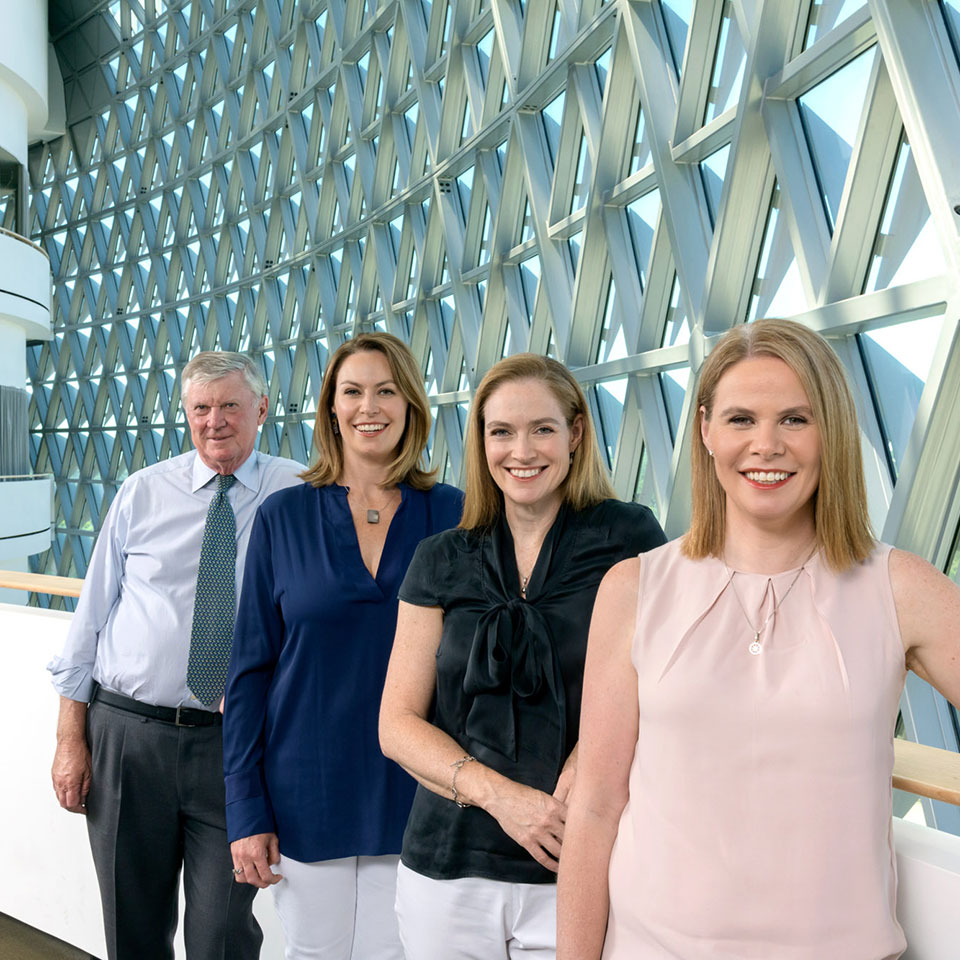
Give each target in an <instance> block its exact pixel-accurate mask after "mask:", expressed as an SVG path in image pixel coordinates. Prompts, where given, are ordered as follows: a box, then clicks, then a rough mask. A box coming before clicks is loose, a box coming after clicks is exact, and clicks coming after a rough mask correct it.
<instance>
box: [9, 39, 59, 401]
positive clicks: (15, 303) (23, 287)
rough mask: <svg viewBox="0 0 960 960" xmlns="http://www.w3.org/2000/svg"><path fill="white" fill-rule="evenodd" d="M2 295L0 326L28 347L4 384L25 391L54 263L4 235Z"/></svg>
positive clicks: (46, 318)
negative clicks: (30, 350) (31, 350)
mask: <svg viewBox="0 0 960 960" xmlns="http://www.w3.org/2000/svg"><path fill="white" fill-rule="evenodd" d="M0 32H2V31H0ZM0 291H9V292H8V293H4V292H0V325H2V326H4V327H5V328H7V329H12V328H13V327H17V328H19V330H20V331H21V336H22V337H23V339H22V340H21V343H22V344H23V345H24V346H21V348H20V351H19V353H18V354H16V355H12V356H10V357H9V358H7V360H6V361H5V362H4V369H6V370H8V371H9V369H12V368H11V367H8V364H12V363H16V364H17V365H18V369H19V373H18V374H17V376H16V379H14V380H10V381H6V380H5V381H4V382H10V383H12V384H13V385H14V386H17V387H22V386H23V385H24V383H25V381H26V362H25V357H26V354H25V344H26V339H27V338H29V339H31V340H49V339H50V261H49V260H48V259H47V258H46V255H45V254H44V253H42V252H41V251H40V250H38V249H37V248H36V247H34V246H32V245H31V244H28V243H24V242H23V241H22V240H17V239H16V238H14V237H8V236H5V235H3V234H0ZM7 375H8V376H9V372H8V373H7Z"/></svg>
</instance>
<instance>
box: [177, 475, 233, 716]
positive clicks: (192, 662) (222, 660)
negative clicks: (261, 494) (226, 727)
mask: <svg viewBox="0 0 960 960" xmlns="http://www.w3.org/2000/svg"><path fill="white" fill-rule="evenodd" d="M234 480H236V477H234V476H233V475H226V476H224V475H220V476H218V477H217V492H216V493H215V494H214V497H213V500H211V501H210V508H209V510H207V521H206V525H205V526H204V528H203V544H202V545H201V547H200V568H199V570H198V571H197V595H196V600H195V601H194V605H193V629H192V631H191V633H190V658H189V660H188V662H187V686H188V687H189V688H190V691H191V692H192V693H193V695H194V696H195V697H196V698H197V699H198V700H199V701H200V702H201V703H204V704H206V705H207V706H211V705H212V704H214V703H216V702H217V700H219V699H220V697H221V696H222V695H223V690H224V687H225V686H226V682H227V666H228V664H229V662H230V647H231V644H232V643H233V624H234V619H235V617H236V592H237V588H236V575H237V573H236V570H237V525H236V519H235V517H234V515H233V507H231V506H230V501H229V499H228V498H227V491H228V490H229V489H230V487H231V486H232V485H233V482H234Z"/></svg>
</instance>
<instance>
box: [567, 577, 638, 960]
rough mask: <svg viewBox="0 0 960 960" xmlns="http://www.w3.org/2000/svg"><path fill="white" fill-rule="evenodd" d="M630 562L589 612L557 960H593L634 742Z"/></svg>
mask: <svg viewBox="0 0 960 960" xmlns="http://www.w3.org/2000/svg"><path fill="white" fill-rule="evenodd" d="M639 571H640V561H639V560H638V559H630V560H624V561H622V562H621V563H618V564H617V565H616V566H614V567H613V568H611V570H610V571H609V572H608V573H607V575H606V576H605V577H604V578H603V582H602V583H601V584H600V590H599V591H598V593H597V600H596V603H595V604H594V607H593V620H592V621H591V624H590V639H589V642H588V644H587V662H586V669H585V671H584V677H583V706H582V709H581V713H580V742H579V744H578V748H579V749H578V753H579V762H578V764H577V777H576V783H575V784H574V787H573V793H572V795H571V798H570V812H569V815H568V817H567V832H566V837H565V839H564V843H563V859H562V860H561V863H560V879H559V886H558V889H557V960H599V957H600V954H601V952H602V950H603V941H604V937H605V935H606V929H607V912H608V910H609V903H610V900H609V895H608V888H607V871H608V869H609V865H610V852H611V850H612V849H613V842H614V840H615V839H616V836H617V829H618V826H619V823H620V815H621V814H622V813H623V808H624V806H625V805H626V802H627V797H628V786H629V776H630V765H631V762H632V760H633V753H634V750H635V748H636V743H637V728H638V722H639V720H638V716H639V711H638V706H637V674H636V671H635V670H634V668H633V663H632V662H631V659H630V647H631V642H632V639H633V632H634V624H635V622H636V609H637V578H638V576H639Z"/></svg>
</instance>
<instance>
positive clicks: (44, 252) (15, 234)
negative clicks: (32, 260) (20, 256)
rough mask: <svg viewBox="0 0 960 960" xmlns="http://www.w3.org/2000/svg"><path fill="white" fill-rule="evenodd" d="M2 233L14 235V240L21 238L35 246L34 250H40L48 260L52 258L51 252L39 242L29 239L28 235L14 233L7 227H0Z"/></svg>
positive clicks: (30, 245) (27, 243)
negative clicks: (22, 235)
mask: <svg viewBox="0 0 960 960" xmlns="http://www.w3.org/2000/svg"><path fill="white" fill-rule="evenodd" d="M0 234H3V236H5V237H13V239H14V240H19V241H20V242H21V243H25V244H26V245H27V246H28V247H33V249H34V250H39V251H40V253H42V254H43V255H44V256H45V257H46V258H47V260H49V259H50V254H49V253H47V251H46V250H44V249H43V247H41V246H40V244H39V243H34V242H33V241H32V240H29V239H27V238H26V237H21V236H20V234H19V233H14V232H13V231H12V230H8V229H7V228H6V227H0Z"/></svg>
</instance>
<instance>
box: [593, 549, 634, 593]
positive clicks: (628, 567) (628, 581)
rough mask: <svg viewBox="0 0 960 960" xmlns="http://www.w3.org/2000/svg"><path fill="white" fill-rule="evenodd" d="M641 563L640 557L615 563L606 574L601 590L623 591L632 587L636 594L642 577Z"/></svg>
mask: <svg viewBox="0 0 960 960" xmlns="http://www.w3.org/2000/svg"><path fill="white" fill-rule="evenodd" d="M640 563H641V558H640V557H627V559H626V560H621V561H620V562H619V563H615V564H614V565H613V566H612V567H611V568H610V569H609V570H608V571H607V572H606V574H604V577H603V580H602V581H601V584H600V585H601V588H602V589H608V590H623V589H625V588H628V587H630V588H632V589H633V591H634V594H636V590H637V580H638V578H639V577H640Z"/></svg>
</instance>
